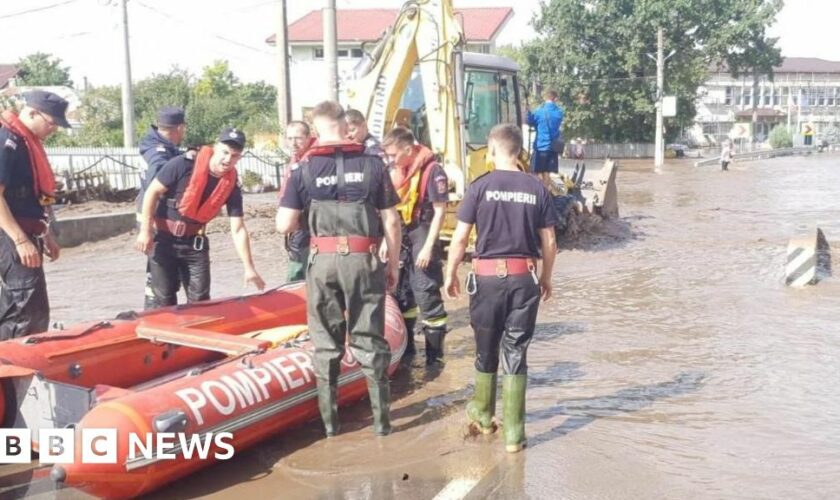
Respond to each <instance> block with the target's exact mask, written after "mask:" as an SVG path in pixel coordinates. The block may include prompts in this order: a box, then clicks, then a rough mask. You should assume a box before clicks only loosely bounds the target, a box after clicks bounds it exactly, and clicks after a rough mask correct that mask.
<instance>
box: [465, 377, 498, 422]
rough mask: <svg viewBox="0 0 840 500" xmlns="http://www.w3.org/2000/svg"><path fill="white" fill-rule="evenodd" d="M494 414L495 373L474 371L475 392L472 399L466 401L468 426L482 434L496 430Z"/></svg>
mask: <svg viewBox="0 0 840 500" xmlns="http://www.w3.org/2000/svg"><path fill="white" fill-rule="evenodd" d="M495 414H496V374H495V373H483V372H480V371H476V372H475V392H474V394H473V398H472V401H470V402H469V403H467V418H468V419H469V421H470V427H472V428H476V429H478V431H479V432H481V433H482V434H491V433H493V432H495V431H496V425H495V424H494V423H493V415H495Z"/></svg>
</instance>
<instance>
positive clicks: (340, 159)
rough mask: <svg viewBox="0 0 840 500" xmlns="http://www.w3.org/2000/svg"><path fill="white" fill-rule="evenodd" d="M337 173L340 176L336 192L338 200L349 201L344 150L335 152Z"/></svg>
mask: <svg viewBox="0 0 840 500" xmlns="http://www.w3.org/2000/svg"><path fill="white" fill-rule="evenodd" d="M335 174H336V176H337V177H338V179H337V180H338V183H337V184H336V194H337V197H336V198H337V199H338V201H347V186H345V185H344V181H345V179H344V151H341V150H338V151H336V152H335Z"/></svg>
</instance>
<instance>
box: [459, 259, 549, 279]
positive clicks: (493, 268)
mask: <svg viewBox="0 0 840 500" xmlns="http://www.w3.org/2000/svg"><path fill="white" fill-rule="evenodd" d="M472 267H473V272H474V273H475V274H476V276H496V277H499V278H504V277H505V276H516V275H518V274H530V273H533V272H534V271H535V270H536V268H537V267H536V264H535V263H534V259H532V258H529V257H516V258H502V259H473V261H472Z"/></svg>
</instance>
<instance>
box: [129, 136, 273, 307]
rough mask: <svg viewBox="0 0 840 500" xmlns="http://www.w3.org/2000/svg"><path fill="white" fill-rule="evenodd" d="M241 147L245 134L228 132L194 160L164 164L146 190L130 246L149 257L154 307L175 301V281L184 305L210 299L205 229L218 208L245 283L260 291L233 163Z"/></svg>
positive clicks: (179, 159) (183, 157)
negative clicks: (224, 217)
mask: <svg viewBox="0 0 840 500" xmlns="http://www.w3.org/2000/svg"><path fill="white" fill-rule="evenodd" d="M244 148H245V134H244V133H242V132H241V131H240V130H238V129H236V128H227V129H225V130H223V131H222V133H221V135H220V136H219V140H218V142H216V144H214V145H213V146H212V147H210V146H205V147H202V148H201V149H200V150H199V151H198V154H197V155H195V156H194V157H193V156H192V155H189V156H187V155H180V156H176V157H175V158H173V159H171V160H169V162H167V163H166V165H164V167H163V168H162V169H161V170H160V171H159V172H158V174H157V176H156V177H155V178H154V180H153V181H152V182H151V183H150V184H149V186H148V187H147V188H146V194H145V195H144V197H143V211H142V215H141V220H140V223H141V227H140V232H139V234H138V235H137V243H136V245H135V247H136V248H137V250H139V251H141V252H144V253H146V254H148V255H149V270H150V272H151V277H152V290H153V292H154V299H155V306H156V307H163V306H171V305H175V304H176V303H177V297H176V293H177V291H178V282H179V277H180V279H182V280H183V281H184V283H183V285H184V289H185V290H186V292H187V301H188V302H196V301H200V300H207V299H209V298H210V245H209V243H208V241H207V237H206V236H205V225H206V224H207V223H208V222H210V221H211V220H212V219H213V218H214V217H216V215H217V214H218V213H219V211H220V210H221V209H222V206H223V205H224V206H226V208H227V214H228V217H229V218H230V230H231V236H232V237H233V243H234V246H235V247H236V252H237V253H238V254H239V258H240V259H241V260H242V263H243V264H244V266H245V283H246V284H249V283H250V284H252V285H254V286H256V287H257V288H258V289H259V290H262V289H263V288H265V283H264V282H263V280H262V278H261V277H260V275H259V274H257V271H256V269H254V262H253V259H252V258H251V243H250V238H249V236H248V230H247V229H246V228H245V223H244V222H243V220H242V216H243V209H242V191H241V190H240V188H239V185H238V183H237V174H236V162H237V161H239V158H241V157H242V150H243V149H244ZM159 201H160V203H158V202H159ZM152 228H154V229H155V231H154V234H153V232H152Z"/></svg>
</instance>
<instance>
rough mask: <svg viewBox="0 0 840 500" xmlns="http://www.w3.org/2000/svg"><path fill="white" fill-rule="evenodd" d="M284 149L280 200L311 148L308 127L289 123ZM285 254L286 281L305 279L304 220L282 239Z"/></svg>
mask: <svg viewBox="0 0 840 500" xmlns="http://www.w3.org/2000/svg"><path fill="white" fill-rule="evenodd" d="M285 142H286V149H287V151H288V152H289V164H288V165H287V166H286V168H285V169H284V172H283V185H282V186H280V198H282V197H283V193H284V192H285V190H286V186H287V185H288V184H289V178H291V175H292V171H293V170H294V169H296V168H297V166H298V165H299V164H300V161H301V160H302V159H303V157H304V155H305V154H306V152H307V150H309V148H310V147H312V144H313V142H314V138H313V137H312V133H311V131H310V130H309V125H307V124H306V122H302V121H291V122H289V124H288V125H287V126H286V138H285ZM283 241H284V243H285V247H286V252H287V253H288V255H289V265H288V268H287V270H286V281H300V280H302V279H304V278H306V261H307V260H308V259H309V227H308V226H307V225H306V220H305V218H304V220H303V221H302V222H301V225H300V228H298V229H297V230H295V231H294V232H292V233H291V234H287V235H285V237H284V238H283Z"/></svg>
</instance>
